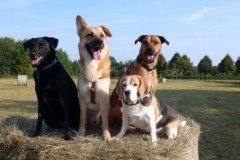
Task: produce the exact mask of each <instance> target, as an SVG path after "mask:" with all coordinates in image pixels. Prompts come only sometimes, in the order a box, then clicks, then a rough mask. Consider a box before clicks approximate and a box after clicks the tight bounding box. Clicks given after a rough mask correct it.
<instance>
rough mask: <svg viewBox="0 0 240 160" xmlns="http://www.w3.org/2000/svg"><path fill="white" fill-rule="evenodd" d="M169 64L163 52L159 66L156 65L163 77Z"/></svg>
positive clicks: (159, 57)
mask: <svg viewBox="0 0 240 160" xmlns="http://www.w3.org/2000/svg"><path fill="white" fill-rule="evenodd" d="M167 66H168V63H167V61H166V59H165V57H164V56H163V55H162V54H160V55H159V56H158V63H157V66H156V67H157V73H158V74H159V75H160V77H161V76H163V77H165V76H166V74H167Z"/></svg>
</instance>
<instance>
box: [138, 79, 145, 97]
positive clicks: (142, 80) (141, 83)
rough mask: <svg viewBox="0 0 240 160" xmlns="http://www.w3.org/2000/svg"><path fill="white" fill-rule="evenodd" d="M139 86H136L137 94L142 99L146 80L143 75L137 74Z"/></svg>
mask: <svg viewBox="0 0 240 160" xmlns="http://www.w3.org/2000/svg"><path fill="white" fill-rule="evenodd" d="M139 82H140V83H139V88H138V94H139V96H140V99H141V100H143V98H144V97H145V94H146V81H145V79H144V78H143V77H140V76H139Z"/></svg>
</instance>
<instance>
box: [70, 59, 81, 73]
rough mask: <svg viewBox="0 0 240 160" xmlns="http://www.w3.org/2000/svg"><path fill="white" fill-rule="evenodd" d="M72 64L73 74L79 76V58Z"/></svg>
mask: <svg viewBox="0 0 240 160" xmlns="http://www.w3.org/2000/svg"><path fill="white" fill-rule="evenodd" d="M71 66H72V71H73V74H72V75H73V76H77V75H78V73H79V71H80V67H79V63H78V61H77V60H74V61H72V62H71Z"/></svg>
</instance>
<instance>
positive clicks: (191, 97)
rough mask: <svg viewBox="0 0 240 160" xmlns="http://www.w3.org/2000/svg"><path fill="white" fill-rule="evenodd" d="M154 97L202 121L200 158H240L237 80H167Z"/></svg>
mask: <svg viewBox="0 0 240 160" xmlns="http://www.w3.org/2000/svg"><path fill="white" fill-rule="evenodd" d="M157 97H159V98H161V99H162V100H164V101H165V102H167V103H168V104H170V105H171V106H173V107H174V108H176V110H178V111H179V112H180V113H181V114H183V115H185V116H188V117H190V118H192V119H194V120H195V121H196V122H198V123H200V124H201V132H202V133H201V135H200V142H199V156H200V159H229V160H230V159H231V160H235V159H240V81H209V82H204V81H180V80H179V81H168V82H167V83H165V84H162V83H160V84H159V90H158V92H157Z"/></svg>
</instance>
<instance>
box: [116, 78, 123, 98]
mask: <svg viewBox="0 0 240 160" xmlns="http://www.w3.org/2000/svg"><path fill="white" fill-rule="evenodd" d="M122 79H123V78H121V79H120V80H119V82H118V84H117V88H116V93H117V95H118V100H119V101H121V100H122V98H123V88H122Z"/></svg>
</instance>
